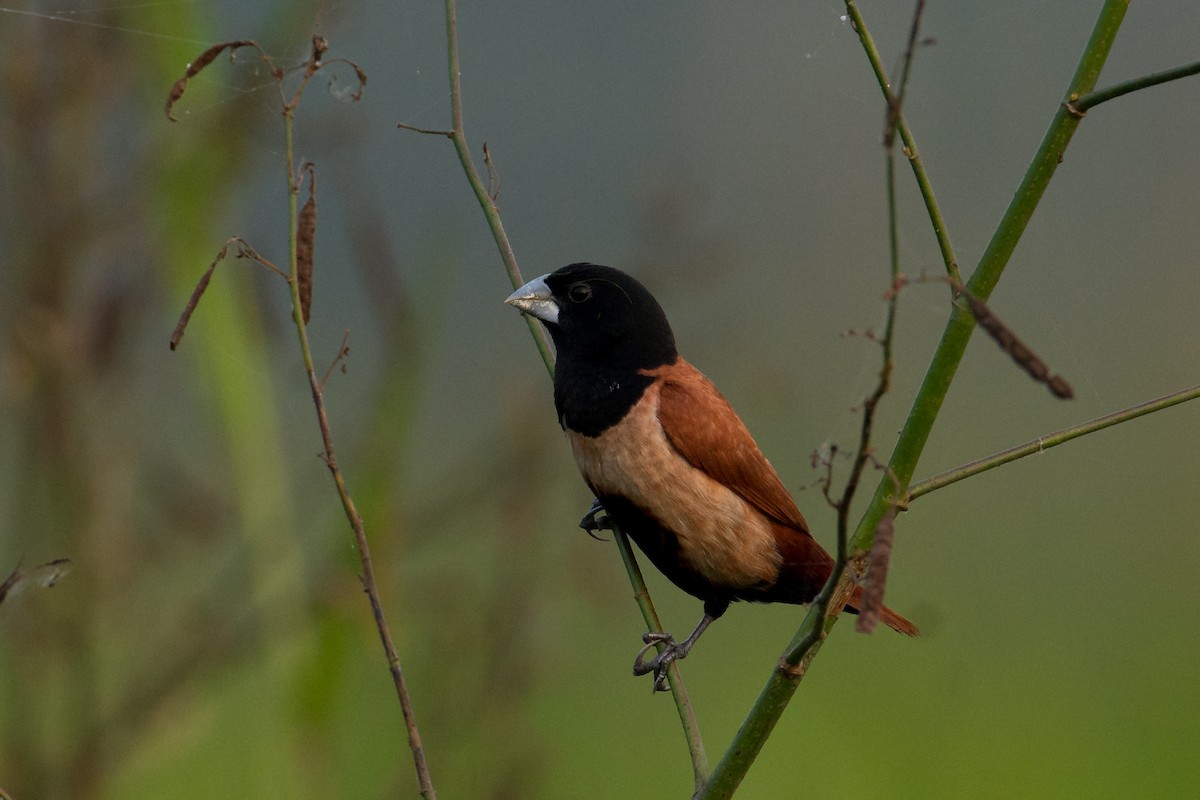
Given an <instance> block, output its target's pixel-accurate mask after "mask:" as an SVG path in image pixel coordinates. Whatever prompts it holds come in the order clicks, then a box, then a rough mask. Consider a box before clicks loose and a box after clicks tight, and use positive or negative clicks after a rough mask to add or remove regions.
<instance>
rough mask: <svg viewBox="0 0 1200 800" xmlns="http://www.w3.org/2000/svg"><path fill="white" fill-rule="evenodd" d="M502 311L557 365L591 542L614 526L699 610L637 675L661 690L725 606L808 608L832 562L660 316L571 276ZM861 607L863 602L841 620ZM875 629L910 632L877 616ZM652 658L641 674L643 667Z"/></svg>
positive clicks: (617, 278) (652, 305) (554, 275)
mask: <svg viewBox="0 0 1200 800" xmlns="http://www.w3.org/2000/svg"><path fill="white" fill-rule="evenodd" d="M505 302H506V303H508V304H509V305H512V306H514V307H516V308H517V309H519V310H520V311H521V312H522V313H524V314H527V315H529V316H531V317H534V318H536V319H537V320H539V321H540V322H541V324H542V325H543V326H544V327H545V328H546V330H547V331H548V332H549V334H550V338H551V339H552V340H553V342H554V348H555V352H556V360H555V369H554V407H555V411H556V413H557V415H558V423H559V425H560V426H561V427H562V429H563V431H564V432H565V434H566V438H567V441H568V443H569V444H570V447H571V451H572V453H573V454H574V457H575V462H576V464H577V466H578V467H579V472H580V474H581V475H582V476H583V480H584V482H585V483H586V484H587V485H588V487H589V488H590V489H591V490H592V493H593V494H594V495H595V498H596V500H595V502H594V503H593V504H592V507H591V508H590V509H589V510H588V513H587V514H586V515H585V516H584V518H583V520H582V521H581V522H580V526H581V527H583V528H584V529H585V530H588V531H589V532H593V531H595V530H597V529H599V528H601V527H607V525H606V523H612V522H615V523H616V524H617V525H618V526H619V527H620V529H621V530H622V531H624V532H625V533H626V534H628V536H629V537H630V538H631V539H632V540H633V541H634V543H635V544H637V546H638V548H639V549H640V550H641V551H642V552H643V553H645V554H646V557H647V558H649V560H650V562H651V563H652V564H653V565H654V566H655V568H657V569H658V570H659V571H660V572H661V573H662V574H663V575H665V576H666V577H667V578H668V579H669V580H670V581H671V582H672V583H673V584H675V586H677V587H678V588H680V589H681V590H683V591H684V592H686V593H688V594H690V595H692V596H693V597H696V598H697V599H699V600H700V601H702V603H703V604H704V616H703V617H702V618H701V620H700V623H699V624H698V625H697V626H696V628H695V629H694V630H693V631H692V633H691V634H690V635H689V636H688V637H687V638H686V639H684V640H683V641H682V642H677V641H676V640H675V639H674V637H672V636H671V635H670V634H667V633H662V632H656V631H651V632H649V633H647V634H645V636H644V637H643V642H644V644H645V646H644V647H643V648H642V650H641V652H639V653H638V655H637V658H636V659H635V660H634V669H633V671H634V674H635V675H646V674H651V673H652V674H653V675H654V684H653V691H664V690H666V688H667V686H668V682H667V670H668V668H669V666H670V665H671V663H673V662H675V661H678V660H681V659H683V658H685V657H686V656H687V655H688V653H689V652H691V649H692V647H693V646H694V645H695V644H696V641H697V640H698V639H699V638H700V636H701V635H702V634H703V633H704V632H705V630H707V628H708V627H709V625H711V624H712V623H713V622H714V621H715V620H716V619H718V618H719V617H721V616H722V615H723V614H724V613H725V612H726V610H728V608H729V606H730V604H731V603H733V602H735V601H749V602H760V603H793V604H806V603H809V602H811V601H812V600H813V598H814V597H816V595H817V593H818V592H819V591H820V590H821V587H822V586H824V584H825V582H826V581H827V580H828V578H829V576H830V574H831V573H832V571H833V566H834V560H833V558H832V557H831V556H830V555H829V554H828V553H827V552H826V551H825V550H824V549H823V548H822V547H821V545H820V544H819V543H818V542H817V541H816V540H815V539H814V538H813V536H812V533H811V532H810V529H809V526H808V523H807V522H806V521H805V519H804V516H803V515H802V514H801V513H800V509H799V508H798V507H797V506H796V503H795V501H794V500H793V498H792V496H791V494H790V493H789V492H788V490H787V488H786V487H785V486H784V483H783V481H782V480H781V479H780V477H779V475H778V473H777V472H776V471H775V468H774V467H772V466H771V463H770V462H769V461H768V460H767V457H766V456H765V455H763V453H762V451H761V450H760V449H759V447H758V445H757V444H756V443H755V441H754V438H753V437H752V436H751V434H750V431H749V430H748V429H747V428H746V425H745V424H744V423H743V422H742V420H741V418H740V417H739V416H738V415H737V412H735V411H734V410H733V407H732V406H731V405H730V404H729V402H728V401H727V400H726V399H725V397H724V396H723V395H722V394H721V393H720V391H718V389H717V387H716V386H715V385H714V384H713V382H712V381H711V380H709V379H708V378H707V377H705V376H704V374H703V373H701V372H700V371H699V370H698V369H697V368H696V367H694V366H692V364H691V363H690V362H688V361H687V360H686V359H684V358H683V357H682V356H681V355H679V352H678V350H677V349H676V345H675V336H674V333H673V331H672V329H671V325H670V323H669V322H668V321H667V316H666V313H665V312H664V311H663V309H662V307H661V306H660V305H659V303H658V301H657V300H655V298H654V296H653V295H652V294H651V293H650V291H649V290H648V289H646V287H645V286H643V285H642V284H641V282H639V281H638V280H637V279H635V278H634V277H632V276H630V275H628V274H626V273H624V272H622V271H620V270H618V269H615V268H613V267H606V266H600V265H597V264H591V263H586V262H580V263H574V264H569V265H567V266H565V267H562V268H561V269H558V270H556V271H554V272H551V273H547V274H546V275H542V276H541V277H538V278H535V279H533V280H531V281H529V282H528V283H526V284H525V285H524V286H522V287H521V288H519V289H517V290H516V291H515V292H513V293H512V294H511V295H510V296H509V297H508V298H507V299H506V300H505ZM859 602H861V589H860V588H856V589H855V591H854V593H853V594H852V595H851V598H850V602H849V604H848V605H847V610H849V611H851V612H852V613H853V612H855V611H856V610H857V609H856V608H855V604H856V603H859ZM880 618H881V620H882V621H883V622H884V623H885V624H886V625H888V626H889V627H890V628H892V629H894V630H896V631H899V632H900V633H903V634H906V635H909V636H915V635H917V633H918V630H917V627H916V626H915V625H914V624H913V623H911V622H909V621H908V620H907V619H905V618H904V617H902V616H900V615H899V614H897V613H896V612H895V611H892V610H891V609H890V608H886V607H885V608H883V609H882V611H881V616H880ZM658 645H662V649H661V650H660V652H659V653H658V654H657V655H656V656H655V657H654V658H652V659H650V660H646V659H645V658H644V656H645V654H646V653H647V652H648V651H649V650H650V649H651V648H653V647H656V646H658Z"/></svg>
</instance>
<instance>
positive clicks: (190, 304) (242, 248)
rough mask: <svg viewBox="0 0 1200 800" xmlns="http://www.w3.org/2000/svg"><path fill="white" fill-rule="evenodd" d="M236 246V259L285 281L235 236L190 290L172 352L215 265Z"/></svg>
mask: <svg viewBox="0 0 1200 800" xmlns="http://www.w3.org/2000/svg"><path fill="white" fill-rule="evenodd" d="M231 244H236V245H237V246H238V250H237V257H238V258H248V259H250V260H251V261H253V262H254V263H256V264H258V265H259V266H261V267H264V268H266V269H269V270H270V271H271V272H274V273H275V274H276V275H278V276H280V277H281V278H283V279H284V280H287V277H288V276H287V273H286V272H284V271H283V270H281V269H280V268H279V267H277V266H275V265H274V264H272V263H271V262H270V261H267V260H266V259H265V258H263V257H262V256H260V255H259V254H258V253H256V252H255V251H254V248H253V247H251V246H250V245H248V244H246V242H245V241H243V239H242V238H241V237H240V236H235V237H233V238H232V239H230V240H229V241H227V242H226V243H225V244H224V245H222V246H221V249H220V250H218V251H217V256H216V258H214V259H213V260H212V263H211V264H209V265H208V269H207V270H205V271H204V275H202V276H201V277H200V281H199V283H197V284H196V288H195V289H193V290H192V296H191V297H189V298H188V301H187V305H186V306H184V309H183V313H182V314H180V315H179V322H178V323H176V324H175V331H174V332H173V333H172V334H171V349H172V350H174V349H175V348H176V347H178V346H179V341H180V340H181V339H182V338H183V332H184V330H186V329H187V324H188V322H189V321H190V320H191V318H192V314H193V313H195V311H196V306H197V304H199V302H200V298H201V297H202V296H203V295H204V290H205V289H207V288H208V284H209V281H211V280H212V276H213V271H214V270H216V268H217V264H220V263H221V262H222V261H224V260H225V254H226V253H227V252H229V246H230V245H231Z"/></svg>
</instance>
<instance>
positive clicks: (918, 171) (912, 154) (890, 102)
mask: <svg viewBox="0 0 1200 800" xmlns="http://www.w3.org/2000/svg"><path fill="white" fill-rule="evenodd" d="M846 13H847V14H848V15H849V17H850V22H851V24H852V25H853V26H854V32H855V33H856V34H858V40H859V43H860V44H861V45H862V48H863V52H864V53H865V54H866V56H867V61H868V62H870V64H871V71H872V72H874V73H875V80H876V82H877V83H878V84H879V88H880V89H881V90H882V91H883V97H884V100H886V101H887V107H888V109H889V111H888V113H889V116H890V115H893V114H894V115H895V116H894V119H895V125H896V130H898V131H899V132H900V140H901V141H902V142H904V155H905V157H907V158H908V163H909V166H910V167H911V168H912V171H913V177H914V178H915V179H916V181H917V188H918V189H919V190H920V192H921V199H922V200H924V201H925V211H926V213H927V214H928V215H929V221H930V223H932V225H933V235H934V237H935V238H936V239H937V243H938V249H939V250H940V251H941V253H942V261H943V262H944V263H945V265H946V274H947V275H949V276H950V277H951V278H952V279H954V280H956V281H958V282H959V283H961V282H962V276H961V275H960V274H959V267H958V256H956V255H955V254H954V245H953V244H951V242H950V233H949V231H948V230H947V228H946V220H945V218H944V217H943V216H942V209H941V206H939V205H938V201H937V196H936V195H935V194H934V193H933V183H932V182H931V181H930V180H929V173H928V172H927V171H926V169H925V161H924V160H923V159H922V158H921V151H920V150H918V149H917V140H916V138H915V137H914V136H913V133H912V130H911V129H909V127H908V122H907V121H906V120H905V119H904V109H902V108H900V107H899V105H898V103H897V98H896V96H895V94H894V93H893V92H892V85H891V82H890V80H889V78H888V75H887V70H886V69H884V66H883V59H882V58H881V57H880V55H879V49H878V48H877V47H876V46H875V40H874V38H872V36H871V32H870V30H868V28H867V23H866V22H865V21H864V20H863V16H862V13H861V12H860V11H859V10H858V5H857V4H856V3H855V2H854V0H846ZM893 109H894V110H893Z"/></svg>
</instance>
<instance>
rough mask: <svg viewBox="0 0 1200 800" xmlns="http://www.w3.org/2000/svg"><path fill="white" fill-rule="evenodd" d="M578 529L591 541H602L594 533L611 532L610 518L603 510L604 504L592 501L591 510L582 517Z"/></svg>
mask: <svg viewBox="0 0 1200 800" xmlns="http://www.w3.org/2000/svg"><path fill="white" fill-rule="evenodd" d="M579 527H581V528H583V529H584V530H585V531H587V535H588V536H590V537H592V538H593V539H597V540H599V541H603V539H601V538H600V537H599V536H597V535H596V531H611V530H612V517H611V516H609V515H608V512H606V511H605V510H604V504H603V503H601V502H600V501H599V500H593V501H592V505H591V508H589V509H588V510H587V513H586V514H584V515H583V519H581V520H579Z"/></svg>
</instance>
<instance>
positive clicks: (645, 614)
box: [612, 524, 708, 791]
mask: <svg viewBox="0 0 1200 800" xmlns="http://www.w3.org/2000/svg"><path fill="white" fill-rule="evenodd" d="M612 530H613V538H614V540H615V541H616V543H617V549H618V550H620V552H621V560H622V561H624V562H625V570H626V572H627V573H628V575H629V582H630V584H632V585H633V587H634V594H633V598H634V600H636V601H637V604H638V608H640V609H641V611H642V619H644V620H645V621H646V628H647V630H651V631H658V632H661V631H662V629H663V627H662V622H660V621H659V619H658V612H657V611H655V610H654V604H653V603H652V602H650V593H649V592H648V591H647V590H646V579H645V578H644V577H643V576H642V570H641V568H639V567H638V563H637V558H636V557H635V556H634V554H633V547H632V546H631V545H630V544H629V537H628V536H626V535H625V532H624V531H623V530H621V529H620V527H619V526H617V525H615V524H614V525H613V529H612ZM659 649H660V652H661V649H662V647H661V645H660V648H659ZM667 677H668V679H669V680H670V682H671V688H672V689H674V688H675V685H676V682H677V681H678V683H679V691H678V692H675V691H672V695H673V696H674V698H675V706H676V708H677V709H678V711H679V718H680V719H681V720H682V721H683V733H684V736H685V737H686V738H687V744H688V753H689V754H690V755H691V757H692V772H693V773H694V776H695V781H696V790H697V791H699V790H700V789H701V788H702V787H703V786H704V782H705V781H706V780H707V779H708V756H707V755H705V753H704V741H703V740H702V739H701V738H700V729H699V728H698V727H697V726H696V720H695V717H694V716H693V715H692V706H691V702H690V701H689V700H688V694H687V690H686V689H685V688H684V686H683V681H682V680H681V679H680V677H679V665H678V664H677V663H675V662H671V665H670V666H669V667H667Z"/></svg>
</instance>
